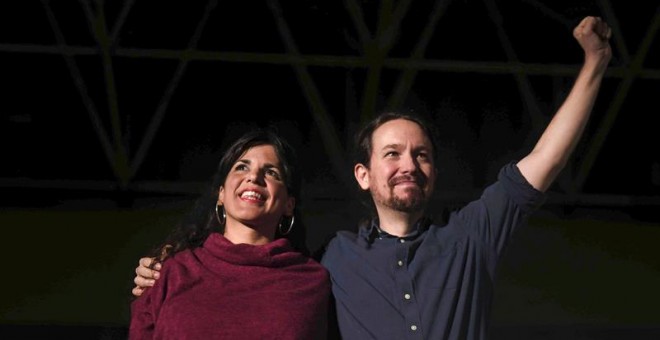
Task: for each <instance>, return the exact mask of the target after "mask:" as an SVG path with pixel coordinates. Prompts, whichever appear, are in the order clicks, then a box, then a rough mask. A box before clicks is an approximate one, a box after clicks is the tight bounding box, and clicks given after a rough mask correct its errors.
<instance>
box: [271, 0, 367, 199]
mask: <svg viewBox="0 0 660 340" xmlns="http://www.w3.org/2000/svg"><path fill="white" fill-rule="evenodd" d="M268 7H269V8H270V10H271V11H272V12H273V16H274V18H275V23H276V25H277V29H278V32H279V34H280V36H281V37H282V40H283V42H284V45H285V47H286V50H287V52H288V53H289V54H290V55H292V56H293V57H298V56H299V55H300V53H299V51H298V47H297V45H296V43H295V41H294V39H293V36H292V35H291V31H290V30H289V27H288V25H287V23H286V21H285V20H284V16H283V14H282V9H281V7H280V4H279V2H278V1H277V0H269V1H268ZM293 70H294V71H295V74H296V77H297V78H298V81H299V82H300V86H301V88H302V90H303V94H304V95H305V98H306V99H307V103H308V104H309V106H310V108H311V111H312V117H313V118H314V122H315V123H316V126H317V127H318V129H319V132H320V133H321V140H322V141H323V145H324V147H325V150H326V152H327V153H328V155H329V157H330V163H331V164H332V166H333V168H334V169H333V170H334V173H335V175H336V176H337V178H339V180H340V181H341V182H342V183H343V184H344V185H345V187H346V188H353V185H354V184H353V180H352V178H351V177H350V176H349V175H350V174H349V172H348V171H346V169H350V168H349V167H348V166H349V163H348V162H347V161H346V157H345V152H344V148H343V147H342V145H341V143H340V141H339V135H338V132H337V128H336V127H335V125H334V123H333V122H332V119H330V115H329V114H328V111H327V109H326V107H325V104H324V103H323V99H322V97H321V93H320V92H319V90H318V88H317V87H316V83H315V82H314V79H313V78H312V76H311V74H310V73H309V70H308V69H307V66H305V65H302V64H293Z"/></svg>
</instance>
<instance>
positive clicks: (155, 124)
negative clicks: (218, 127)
mask: <svg viewBox="0 0 660 340" xmlns="http://www.w3.org/2000/svg"><path fill="white" fill-rule="evenodd" d="M217 4H218V1H217V0H209V2H207V4H206V8H205V9H204V14H203V15H202V19H201V20H200V21H199V22H198V23H197V27H196V28H195V32H194V33H193V35H192V37H191V38H190V41H189V42H188V49H187V51H192V50H194V49H195V48H197V43H198V42H199V39H200V37H201V36H202V32H203V31H204V27H206V23H207V22H208V19H209V17H210V16H211V12H212V11H213V9H215V7H216V6H217ZM189 61H190V58H189V54H187V53H184V54H183V55H182V56H181V58H180V59H179V64H178V65H177V68H176V70H175V71H174V75H173V76H172V79H170V82H169V84H168V85H167V88H166V89H165V93H164V94H163V97H162V98H161V100H160V103H159V104H158V107H157V108H156V112H155V113H154V116H153V117H152V118H151V121H150V122H149V126H148V127H147V130H146V132H145V134H144V137H143V138H142V141H141V142H140V146H139V148H138V150H137V152H136V154H135V157H134V158H133V160H132V162H131V166H130V176H131V178H132V177H133V176H135V174H136V173H137V171H138V170H139V169H140V166H141V165H142V162H143V161H144V158H145V157H146V155H147V152H148V151H149V148H150V147H151V144H152V143H153V140H154V138H155V136H156V132H157V131H158V128H159V127H160V124H161V123H162V121H163V118H164V116H165V112H166V111H167V107H168V105H169V103H170V99H171V98H172V95H173V94H174V91H175V90H176V88H177V87H178V85H179V82H180V81H181V77H182V76H183V75H184V74H185V72H186V69H187V67H188V63H189Z"/></svg>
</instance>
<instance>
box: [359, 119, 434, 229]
mask: <svg viewBox="0 0 660 340" xmlns="http://www.w3.org/2000/svg"><path fill="white" fill-rule="evenodd" d="M396 119H405V120H408V121H411V122H413V123H415V124H417V125H419V127H420V128H421V129H422V131H424V134H426V137H428V139H429V140H430V141H431V146H432V147H433V150H432V154H433V159H434V163H433V166H434V167H437V164H438V163H437V160H438V146H437V133H436V131H435V130H434V128H433V126H434V125H433V124H429V123H428V122H426V121H424V120H423V119H422V118H421V117H419V116H417V115H415V114H412V113H400V112H385V113H381V114H380V115H378V116H377V117H376V118H374V119H372V120H371V121H369V122H368V123H367V124H366V125H364V126H363V127H362V129H360V131H358V133H357V134H356V135H355V143H354V144H353V145H354V149H353V164H358V163H360V164H364V165H365V166H366V167H367V168H369V167H371V164H370V163H371V153H372V151H373V138H372V137H373V134H374V131H376V129H378V128H379V127H380V126H382V125H383V124H385V123H387V122H389V121H392V120H396ZM358 189H359V188H358ZM358 197H359V198H360V201H361V202H362V204H363V205H364V206H366V207H367V208H369V209H370V211H371V213H372V215H374V216H375V213H376V208H375V206H374V202H373V199H372V198H371V196H370V195H369V193H368V192H364V191H363V190H358ZM363 222H364V221H363Z"/></svg>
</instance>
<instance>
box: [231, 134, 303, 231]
mask: <svg viewBox="0 0 660 340" xmlns="http://www.w3.org/2000/svg"><path fill="white" fill-rule="evenodd" d="M218 204H219V205H223V206H224V208H225V212H226V215H227V222H226V226H229V227H230V226H231V225H233V224H234V223H236V222H238V223H240V224H243V225H246V226H249V227H252V228H256V229H260V230H264V228H275V227H276V226H277V224H278V223H279V221H280V218H281V217H282V216H283V215H286V216H291V215H293V208H294V207H295V199H294V198H293V197H289V195H288V193H287V189H286V185H285V183H284V174H283V171H282V166H281V164H280V160H279V158H278V157H277V153H276V152H275V148H273V146H272V145H258V146H254V147H252V148H250V149H248V150H247V151H246V152H245V153H244V154H243V155H241V157H239V159H238V160H237V161H236V162H235V163H234V165H233V166H232V167H231V169H230V171H229V174H227V178H226V179H225V183H224V185H223V186H222V187H221V188H220V192H219V195H218Z"/></svg>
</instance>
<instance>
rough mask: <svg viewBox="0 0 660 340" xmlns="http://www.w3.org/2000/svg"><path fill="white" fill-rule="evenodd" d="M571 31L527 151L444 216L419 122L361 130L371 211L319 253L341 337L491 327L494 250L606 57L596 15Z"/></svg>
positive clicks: (431, 335) (551, 172)
mask: <svg viewBox="0 0 660 340" xmlns="http://www.w3.org/2000/svg"><path fill="white" fill-rule="evenodd" d="M573 35H574V37H575V38H576V40H577V41H578V43H579V44H580V46H581V47H582V49H583V50H584V63H583V66H582V68H581V70H580V73H579V75H578V77H577V79H576V80H575V84H574V85H573V88H572V89H571V92H570V93H569V95H568V97H567V98H566V100H565V101H564V103H563V104H562V106H561V107H560V108H559V110H558V111H557V113H556V114H555V116H554V117H553V118H552V121H551V122H550V124H549V125H548V127H547V128H546V130H545V131H544V133H543V134H542V136H541V138H540V139H539V141H538V143H537V144H536V146H535V147H534V149H533V150H532V152H531V153H530V154H528V155H527V156H525V157H524V158H523V159H521V160H520V161H518V162H513V163H510V164H508V165H506V166H504V167H503V168H502V170H501V171H500V173H499V176H498V180H497V181H496V182H495V183H494V184H492V185H490V186H489V187H488V188H486V189H485V191H484V192H483V194H482V196H481V197H480V198H479V199H477V200H475V201H473V202H471V203H469V204H468V205H466V206H465V207H463V208H462V209H460V210H458V211H457V212H455V213H453V214H452V215H451V216H450V218H449V220H448V222H447V224H446V225H442V226H440V225H436V224H433V223H432V222H430V220H428V219H426V218H424V215H425V211H427V209H428V207H427V203H428V200H429V198H430V196H431V194H432V191H433V187H434V184H435V179H436V166H437V164H436V163H435V161H436V158H435V157H434V153H435V152H436V151H437V148H436V146H435V145H434V143H433V140H432V135H431V134H430V133H429V131H428V130H427V125H425V124H424V123H422V122H420V121H418V120H417V119H416V118H414V117H410V116H405V115H397V114H386V115H382V116H380V117H378V118H376V119H375V120H374V121H372V122H371V123H370V124H368V125H367V126H366V127H365V128H364V129H363V130H362V131H361V132H360V134H359V135H358V151H359V152H358V160H357V162H356V165H355V167H354V175H355V178H356V180H357V182H358V185H359V186H360V188H361V189H362V190H364V191H365V192H369V193H370V196H371V198H372V201H373V205H374V207H375V211H376V213H377V216H376V217H375V218H373V219H372V221H371V223H369V224H367V225H365V226H362V227H361V228H360V229H359V232H358V233H357V234H356V233H351V232H344V231H342V232H339V233H338V234H337V235H336V237H335V238H334V239H333V240H331V242H330V243H329V244H328V246H327V248H326V250H325V253H324V255H323V258H322V261H321V262H322V264H323V265H324V266H325V267H326V268H328V270H329V272H330V275H331V279H332V287H333V288H332V289H333V295H334V298H335V300H336V315H337V321H338V325H339V330H340V332H341V336H342V338H343V339H361V340H362V339H486V338H488V328H489V319H490V309H491V304H492V293H493V284H494V282H495V274H496V269H497V263H498V260H499V259H500V257H501V255H502V253H503V251H504V249H505V247H506V246H507V244H508V243H509V241H510V239H511V237H512V235H513V234H514V233H515V231H516V230H517V229H518V228H519V227H520V226H521V225H523V224H524V223H525V221H526V220H527V218H528V216H529V215H530V214H531V213H533V212H534V210H535V209H536V208H537V207H538V206H539V205H540V204H541V203H542V201H543V199H544V195H543V192H544V191H545V190H547V189H548V187H550V185H551V184H552V182H553V181H554V179H555V178H556V177H557V175H558V173H559V172H560V171H561V170H562V168H563V167H564V166H565V164H566V162H567V160H568V158H569V156H570V154H571V153H572V151H573V149H574V148H575V145H576V144H577V142H578V140H579V137H580V136H581V135H582V132H583V130H584V128H585V125H586V123H587V121H588V118H589V115H590V113H591V110H592V107H593V105H594V102H595V100H596V97H597V93H598V90H599V88H600V84H601V82H602V79H603V76H604V74H605V70H606V68H607V64H608V63H609V61H610V59H611V54H612V52H611V48H610V45H609V42H608V41H609V38H610V35H611V31H610V28H609V27H608V25H607V24H606V23H605V22H603V21H602V20H601V19H600V18H597V17H586V18H584V19H583V20H582V21H581V22H580V24H579V25H578V26H577V27H576V28H575V30H574V31H573ZM149 262H151V260H150V259H146V258H145V259H141V262H140V263H141V264H142V266H141V267H138V269H137V273H138V277H136V281H135V282H136V284H137V285H138V287H136V288H135V289H134V291H133V292H134V294H135V295H140V293H141V291H142V289H144V287H146V286H149V285H150V284H151V283H152V281H153V280H150V278H152V277H153V273H154V272H152V271H151V270H149V269H147V268H146V266H145V265H146V264H148V263H149ZM140 276H143V277H140Z"/></svg>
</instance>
